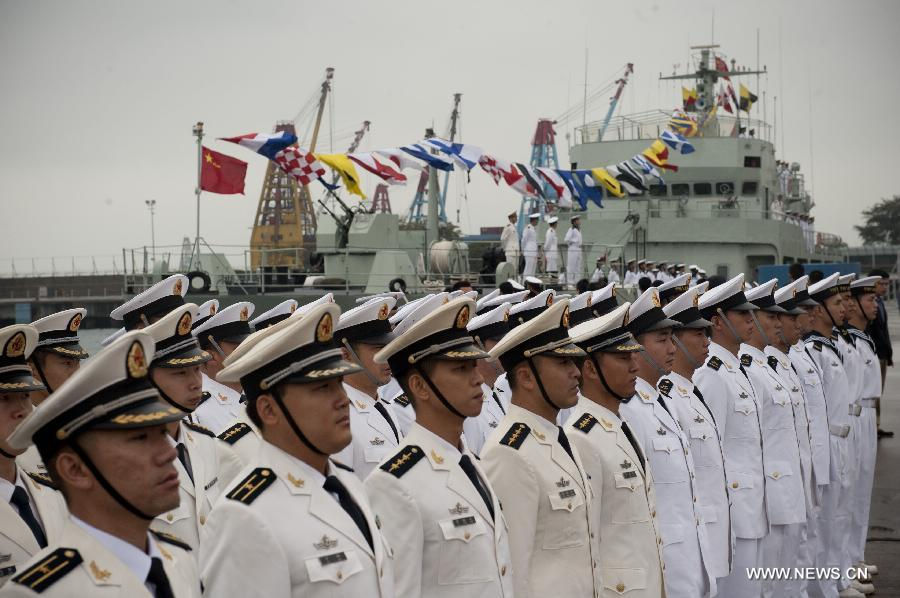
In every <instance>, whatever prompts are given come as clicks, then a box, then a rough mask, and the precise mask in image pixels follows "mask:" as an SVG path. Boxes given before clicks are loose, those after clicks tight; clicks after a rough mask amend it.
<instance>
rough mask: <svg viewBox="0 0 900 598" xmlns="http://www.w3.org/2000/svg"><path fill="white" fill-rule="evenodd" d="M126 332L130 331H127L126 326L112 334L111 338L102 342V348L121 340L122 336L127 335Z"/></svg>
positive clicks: (108, 337)
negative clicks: (118, 339)
mask: <svg viewBox="0 0 900 598" xmlns="http://www.w3.org/2000/svg"><path fill="white" fill-rule="evenodd" d="M126 332H128V331H127V330H125V327H124V326H123V327H122V328H119V329H118V330H116V331H115V332H113V333H112V334H110V335H109V336H107V337H106V338H104V339H103V340H102V341H100V346H101V347H107V346H109V345H110V344H111V343H112V342H113V341H114V340H116V339H117V338H119V337H120V336H122V335H123V334H125V333H126Z"/></svg>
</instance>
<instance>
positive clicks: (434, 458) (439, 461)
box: [431, 449, 444, 465]
mask: <svg viewBox="0 0 900 598" xmlns="http://www.w3.org/2000/svg"><path fill="white" fill-rule="evenodd" d="M431 459H432V461H434V462H435V463H437V464H438V465H443V464H444V458H443V457H441V456H440V455H438V454H437V453H436V452H434V449H431Z"/></svg>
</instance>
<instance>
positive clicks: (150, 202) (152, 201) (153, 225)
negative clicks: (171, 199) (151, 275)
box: [144, 199, 156, 267]
mask: <svg viewBox="0 0 900 598" xmlns="http://www.w3.org/2000/svg"><path fill="white" fill-rule="evenodd" d="M144 203H145V204H146V205H147V209H149V210H150V243H151V245H152V246H153V265H154V267H155V266H156V223H155V222H154V218H153V216H154V215H155V214H156V200H155V199H145V200H144Z"/></svg>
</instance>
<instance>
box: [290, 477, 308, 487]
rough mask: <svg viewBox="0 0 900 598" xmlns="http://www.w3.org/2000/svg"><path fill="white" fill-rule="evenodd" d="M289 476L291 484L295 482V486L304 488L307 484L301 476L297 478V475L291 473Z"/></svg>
mask: <svg viewBox="0 0 900 598" xmlns="http://www.w3.org/2000/svg"><path fill="white" fill-rule="evenodd" d="M287 478H288V481H289V482H290V483H291V484H293V485H294V487H295V488H303V486H304V484H306V482H304V481H303V480H301V479H300V478H295V477H294V476H292V475H291V474H288V475H287Z"/></svg>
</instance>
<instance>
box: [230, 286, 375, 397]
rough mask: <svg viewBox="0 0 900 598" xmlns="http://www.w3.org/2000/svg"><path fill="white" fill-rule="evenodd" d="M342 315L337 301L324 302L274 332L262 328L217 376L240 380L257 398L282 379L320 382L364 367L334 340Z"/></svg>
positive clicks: (245, 391) (246, 392)
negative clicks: (347, 356) (346, 355)
mask: <svg viewBox="0 0 900 598" xmlns="http://www.w3.org/2000/svg"><path fill="white" fill-rule="evenodd" d="M340 315H341V308H340V307H339V306H338V305H337V304H336V303H321V304H319V305H317V306H315V307H314V308H312V309H310V310H309V311H307V312H306V313H305V314H304V315H302V316H299V317H296V316H292V317H290V318H288V319H287V320H284V321H282V322H279V323H278V324H276V325H275V326H277V327H278V329H277V330H275V331H274V332H271V333H266V331H267V330H268V329H263V330H261V331H260V332H259V334H260V338H261V340H259V341H258V342H256V343H255V344H254V346H253V347H252V348H251V349H250V350H249V351H247V352H246V353H243V354H242V355H241V356H240V357H239V358H238V359H236V360H234V361H232V362H231V363H230V364H228V365H226V366H225V368H224V369H223V370H221V371H220V372H219V373H218V374H217V375H216V380H218V381H219V382H222V383H228V382H240V385H241V388H242V389H243V390H244V393H245V394H246V395H247V397H248V398H250V399H255V398H256V397H257V396H259V395H260V394H262V393H264V392H267V391H269V390H270V389H271V388H273V387H275V386H276V385H278V384H280V383H284V382H287V383H295V384H306V383H310V382H321V381H322V380H329V379H331V378H337V377H340V376H346V375H348V374H353V373H356V372H359V371H361V370H362V368H361V367H360V366H358V365H356V364H355V363H350V362H349V361H344V359H343V358H342V357H341V349H340V348H338V347H337V346H335V344H334V324H335V322H337V320H338V318H339V317H340ZM273 328H274V326H273Z"/></svg>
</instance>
